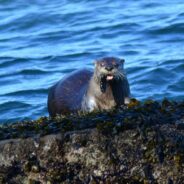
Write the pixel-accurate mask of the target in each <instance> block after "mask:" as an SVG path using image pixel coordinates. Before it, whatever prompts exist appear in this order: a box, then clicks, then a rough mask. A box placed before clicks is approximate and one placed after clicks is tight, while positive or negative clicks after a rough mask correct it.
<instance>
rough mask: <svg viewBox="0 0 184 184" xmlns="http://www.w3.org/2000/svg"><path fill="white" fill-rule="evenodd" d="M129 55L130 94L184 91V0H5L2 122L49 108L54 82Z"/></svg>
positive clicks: (175, 95) (179, 94)
mask: <svg viewBox="0 0 184 184" xmlns="http://www.w3.org/2000/svg"><path fill="white" fill-rule="evenodd" d="M104 56H118V57H122V58H125V60H126V63H125V68H126V70H127V75H128V78H129V81H130V86H131V91H132V96H134V97H136V98H138V99H141V100H145V99H148V98H152V99H157V100H160V99H162V98H163V97H167V98H169V99H175V100H183V99H184V1H183V0H175V1H169V0H163V1H160V0H154V1H153V0H150V1H143V0H142V1H141V0H140V1H135V0H130V1H121V0H116V1H109V0H101V1H98V0H93V1H92V0H80V1H79V0H52V1H46V0H26V1H23V0H2V1H0V87H1V90H0V122H12V121H17V120H23V119H35V118H38V117H39V116H41V115H48V114H47V108H46V102H47V93H48V88H49V87H50V86H51V85H53V84H54V83H55V82H56V81H58V80H59V79H60V78H62V77H63V76H64V75H65V74H67V73H69V72H71V71H73V70H75V69H78V68H82V67H93V61H94V60H95V58H99V57H104Z"/></svg>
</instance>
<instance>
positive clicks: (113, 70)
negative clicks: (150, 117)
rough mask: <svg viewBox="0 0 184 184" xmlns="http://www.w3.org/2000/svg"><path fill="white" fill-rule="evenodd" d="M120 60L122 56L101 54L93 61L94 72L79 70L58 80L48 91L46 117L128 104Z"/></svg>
mask: <svg viewBox="0 0 184 184" xmlns="http://www.w3.org/2000/svg"><path fill="white" fill-rule="evenodd" d="M124 62H125V60H124V59H120V58H116V57H104V58H101V59H98V60H96V61H95V69H94V72H92V71H91V70H88V69H81V70H77V71H74V72H72V73H71V74H69V75H68V76H66V77H64V78H63V79H61V80H60V81H59V82H57V83H56V84H55V85H54V86H52V87H51V88H50V90H49V94H48V112H49V114H50V116H51V117H54V116H56V115H57V114H68V113H75V112H78V111H82V112H91V111H94V110H99V111H102V110H110V109H112V108H114V107H119V106H121V105H124V104H128V103H129V101H130V88H129V83H128V80H127V77H126V74H125V71H124Z"/></svg>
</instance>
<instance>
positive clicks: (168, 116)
mask: <svg viewBox="0 0 184 184" xmlns="http://www.w3.org/2000/svg"><path fill="white" fill-rule="evenodd" d="M0 139H1V141H0V183H8V184H9V183H10V184H11V183H12V184H13V183H15V184H16V183H17V184H21V183H30V184H32V183H34V184H37V183H43V184H50V183H51V184H52V183H53V184H57V183H58V184H59V183H89V184H93V183H131V184H134V183H135V184H147V183H148V184H149V183H153V184H156V183H161V184H162V183H163V184H172V183H178V184H179V183H182V182H183V181H184V102H170V101H168V100H166V99H165V100H163V101H162V102H159V103H158V102H155V101H151V100H150V101H146V102H145V103H140V102H138V101H137V100H135V99H132V101H131V103H130V104H129V106H128V107H127V108H125V107H123V108H121V109H118V110H113V111H111V112H101V113H92V114H87V115H79V114H78V115H70V116H60V117H59V116H58V117H56V118H55V119H52V120H51V119H48V118H46V117H43V118H40V119H39V120H37V121H31V122H18V123H15V124H11V125H3V126H1V127H0Z"/></svg>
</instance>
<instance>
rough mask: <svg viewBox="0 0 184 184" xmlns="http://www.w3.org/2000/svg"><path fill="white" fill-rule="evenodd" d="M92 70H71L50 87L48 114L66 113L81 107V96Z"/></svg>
mask: <svg viewBox="0 0 184 184" xmlns="http://www.w3.org/2000/svg"><path fill="white" fill-rule="evenodd" d="M92 74H93V73H92V72H91V71H90V70H87V69H83V70H78V71H75V72H72V73H71V74H70V75H68V76H67V77H64V78H63V79H61V80H60V81H59V82H58V83H57V84H55V85H54V86H53V87H51V88H50V91H49V95H48V111H49V114H50V116H52V117H54V116H56V114H67V113H69V112H75V111H77V110H80V109H81V104H82V100H83V97H84V95H85V93H86V90H87V88H88V85H89V80H90V78H91V76H92Z"/></svg>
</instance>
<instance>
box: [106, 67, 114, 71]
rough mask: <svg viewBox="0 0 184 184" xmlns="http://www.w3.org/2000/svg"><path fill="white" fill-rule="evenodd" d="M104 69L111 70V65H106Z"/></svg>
mask: <svg viewBox="0 0 184 184" xmlns="http://www.w3.org/2000/svg"><path fill="white" fill-rule="evenodd" d="M105 69H106V70H107V71H111V70H112V69H113V66H106V67H105Z"/></svg>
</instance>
